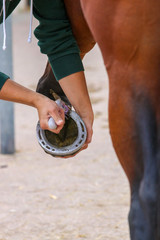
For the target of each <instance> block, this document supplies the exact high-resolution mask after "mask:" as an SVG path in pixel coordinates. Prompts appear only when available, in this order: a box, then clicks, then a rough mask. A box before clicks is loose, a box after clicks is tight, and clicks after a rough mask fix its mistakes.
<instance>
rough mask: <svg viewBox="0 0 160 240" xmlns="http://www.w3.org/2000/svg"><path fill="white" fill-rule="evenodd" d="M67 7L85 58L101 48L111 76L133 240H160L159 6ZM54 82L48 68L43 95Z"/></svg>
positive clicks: (112, 120)
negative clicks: (89, 53)
mask: <svg viewBox="0 0 160 240" xmlns="http://www.w3.org/2000/svg"><path fill="white" fill-rule="evenodd" d="M64 3H65V5H66V9H67V12H68V16H69V19H70V21H71V24H72V28H73V34H74V35H75V38H76V40H77V43H78V45H79V47H80V50H81V53H82V57H83V56H84V55H85V54H86V53H87V52H88V51H90V49H92V47H93V46H94V44H95V42H96V43H97V44H98V45H99V47H100V50H101V52H102V56H103V60H104V64H105V67H106V71H107V73H108V76H109V129H110V135H111V139H112V143H113V146H114V149H115V152H116V154H117V157H118V159H119V161H120V164H121V165H122V168H123V169H124V172H125V174H126V176H127V178H128V181H129V185H130V194H131V201H130V211H129V215H128V220H129V228H130V239H131V240H160V108H159V103H160V14H159V9H160V1H155V0H153V1H150V0H145V1H138V0H135V1H128V0H120V1H109V0H99V1H97V0H87V1H86V0H74V1H72V0H64ZM53 78H54V76H53V73H52V70H51V68H50V67H49V65H48V66H47V69H46V72H45V76H43V77H42V78H41V79H40V82H39V87H38V91H40V89H44V85H43V84H44V82H48V83H49V82H51V81H52V82H53ZM51 79H52V80H51ZM43 80H45V81H44V82H43ZM41 82H43V84H41ZM40 86H41V87H40ZM58 88H59V87H58ZM59 91H60V92H61V93H62V90H61V89H60V88H59ZM63 94H64V93H63Z"/></svg>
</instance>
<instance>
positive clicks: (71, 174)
mask: <svg viewBox="0 0 160 240" xmlns="http://www.w3.org/2000/svg"><path fill="white" fill-rule="evenodd" d="M34 25H36V22H34ZM28 29H29V14H28V13H27V14H26V13H19V14H16V15H15V16H14V18H13V37H14V38H13V43H14V44H13V45H14V79H15V80H16V81H17V82H19V83H22V84H23V85H25V86H27V87H29V88H32V89H35V87H36V84H37V81H38V79H39V77H40V76H41V75H42V73H43V71H44V68H45V63H46V57H45V56H43V55H41V54H40V53H39V47H38V46H36V44H37V43H36V40H35V38H34V39H33V43H32V44H28V43H27V34H28ZM84 65H85V69H86V71H85V72H86V78H87V84H88V88H89V92H90V97H91V100H92V104H93V109H94V114H95V123H94V137H93V141H92V143H91V144H90V146H89V148H88V149H87V150H85V151H83V152H81V153H80V154H79V155H77V156H76V157H74V158H71V159H58V158H53V157H51V156H49V155H47V154H45V153H44V152H43V150H42V149H41V147H40V146H39V144H38V142H37V139H36V131H35V128H36V123H37V120H38V117H37V113H36V111H35V109H33V108H30V107H26V106H23V105H20V104H19V105H18V104H16V105H15V132H16V136H15V139H16V153H15V154H14V155H10V156H9V155H0V193H1V197H0V240H82V239H86V240H121V239H122V240H128V239H129V231H128V222H127V215H128V211H129V201H130V199H129V188H128V182H127V179H126V176H125V175H124V173H123V170H122V168H121V166H120V164H119V162H118V159H117V157H116V155H115V153H114V150H113V147H112V143H111V139H110V136H109V129H108V118H107V115H108V113H107V102H108V79H107V74H106V72H105V70H104V66H103V61H102V59H101V54H100V52H99V49H98V47H95V48H94V50H93V51H91V52H90V53H89V54H88V56H86V58H85V60H84Z"/></svg>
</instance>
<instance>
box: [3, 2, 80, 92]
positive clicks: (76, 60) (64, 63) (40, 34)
mask: <svg viewBox="0 0 160 240" xmlns="http://www.w3.org/2000/svg"><path fill="white" fill-rule="evenodd" d="M19 2H20V0H6V17H8V16H9V15H10V14H11V13H12V11H13V10H14V9H15V8H16V6H17V5H18V3H19ZM2 9H3V0H0V23H2V20H3V10H2ZM33 14H34V16H35V17H36V18H37V19H38V21H39V26H38V27H37V28H36V29H35V31H34V34H35V36H36V38H37V39H38V45H39V46H40V50H41V52H42V53H44V54H46V55H47V56H48V60H49V62H50V64H51V67H52V70H53V72H54V75H55V77H56V79H57V80H59V79H61V78H63V77H66V76H68V75H70V74H72V73H75V72H79V71H83V65H82V62H81V59H80V55H79V48H78V46H77V43H76V40H75V39H74V36H73V34H72V29H71V26H70V22H69V20H68V17H67V14H66V11H65V6H64V3H63V0H33ZM0 37H3V36H2V35H1V36H0ZM0 47H1V46H0ZM8 78H9V76H7V75H5V74H4V73H1V72H0V89H1V88H2V86H3V84H4V83H5V81H6V80H7V79H8Z"/></svg>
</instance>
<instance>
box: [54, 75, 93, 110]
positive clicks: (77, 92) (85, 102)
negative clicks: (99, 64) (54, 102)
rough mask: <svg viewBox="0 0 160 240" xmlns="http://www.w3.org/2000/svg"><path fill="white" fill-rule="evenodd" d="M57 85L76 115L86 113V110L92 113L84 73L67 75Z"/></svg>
mask: <svg viewBox="0 0 160 240" xmlns="http://www.w3.org/2000/svg"><path fill="white" fill-rule="evenodd" d="M59 83H60V85H61V87H62V89H63V91H64V92H65V94H66V96H67V97H68V99H69V101H70V102H71V104H72V106H73V107H74V108H75V110H76V112H77V113H78V114H80V115H81V114H82V113H83V112H85V113H86V110H87V109H88V110H89V111H91V112H92V107H91V102H90V98H89V94H88V90H87V86H86V80H85V77H84V72H77V73H74V74H72V75H69V76H67V77H65V78H63V79H61V80H60V81H59ZM88 114H89V112H88Z"/></svg>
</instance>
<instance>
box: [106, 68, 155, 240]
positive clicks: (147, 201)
mask: <svg viewBox="0 0 160 240" xmlns="http://www.w3.org/2000/svg"><path fill="white" fill-rule="evenodd" d="M115 74H116V69H115ZM117 79H119V77H118V76H117ZM135 84H136V79H135ZM120 90H121V93H120V94H118V92H119V91H120ZM134 91H135V86H134V88H133V89H132V87H131V89H128V90H127V92H126V90H125V91H124V90H122V89H119V87H116V86H115V87H114V91H113V92H112V90H111V91H110V105H109V113H110V114H109V115H110V117H109V121H110V132H111V137H112V141H113V145H114V148H115V150H116V153H117V155H118V158H119V160H120V162H121V164H122V166H123V168H124V170H125V172H126V175H127V177H128V179H129V182H130V187H131V207H130V213H129V225H130V234H131V239H132V240H156V239H157V238H156V230H157V205H156V204H157V173H158V171H157V162H156V121H155V113H154V110H153V109H152V106H151V104H150V101H149V100H148V96H146V95H145V91H144V89H142V90H141V89H139V88H138V89H137V90H136V92H134ZM141 91H142V92H141ZM138 92H139V93H138ZM139 94H140V95H139ZM117 96H118V97H117Z"/></svg>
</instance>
